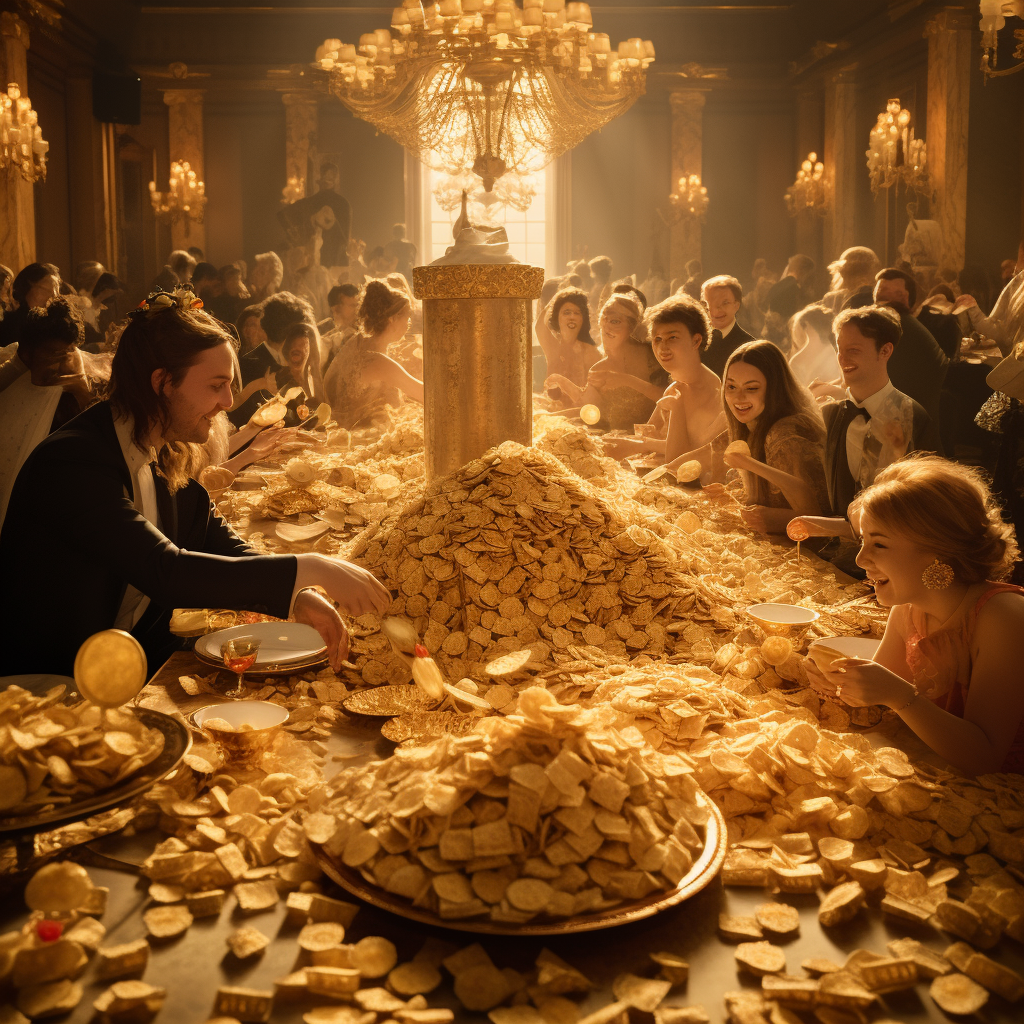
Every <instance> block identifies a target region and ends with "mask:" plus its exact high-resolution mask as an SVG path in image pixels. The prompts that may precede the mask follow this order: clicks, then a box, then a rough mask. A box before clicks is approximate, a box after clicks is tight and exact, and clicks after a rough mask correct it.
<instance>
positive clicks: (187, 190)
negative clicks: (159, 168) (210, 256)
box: [149, 160, 206, 235]
mask: <svg viewBox="0 0 1024 1024" xmlns="http://www.w3.org/2000/svg"><path fill="white" fill-rule="evenodd" d="M149 200H150V202H151V203H152V204H153V212H154V213H155V214H156V216H157V219H158V220H161V221H163V222H164V223H167V224H173V223H174V221H176V220H183V221H184V222H185V234H186V235H188V231H189V226H190V224H191V223H192V222H193V221H195V222H196V224H202V223H203V211H204V208H205V206H206V185H204V184H203V182H201V181H199V180H198V177H197V175H196V172H195V171H193V170H192V166H191V165H190V164H189V162H188V161H187V160H182V161H181V162H180V163H179V162H178V161H177V160H175V161H174V162H173V163H172V164H171V175H170V180H169V181H168V187H167V191H166V192H157V190H156V182H155V181H151V182H150V183H149Z"/></svg>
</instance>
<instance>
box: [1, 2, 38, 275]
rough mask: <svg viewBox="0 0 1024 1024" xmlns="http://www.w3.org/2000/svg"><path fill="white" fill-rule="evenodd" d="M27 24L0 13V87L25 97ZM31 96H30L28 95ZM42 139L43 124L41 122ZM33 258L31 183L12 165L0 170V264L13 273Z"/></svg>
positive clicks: (9, 13) (34, 257)
mask: <svg viewBox="0 0 1024 1024" xmlns="http://www.w3.org/2000/svg"><path fill="white" fill-rule="evenodd" d="M28 45H29V36H28V27H27V26H26V25H25V22H23V21H22V20H21V19H20V18H19V17H18V16H17V15H15V14H12V13H11V12H10V11H4V12H3V14H0V88H2V89H4V90H6V89H7V84H8V83H9V82H17V84H18V85H19V86H20V87H21V92H22V95H23V96H28V58H27V54H28ZM29 98H31V97H29ZM42 129H43V138H46V125H45V124H44V125H42ZM35 259H36V220H35V202H34V200H33V196H32V184H31V183H30V182H28V181H26V180H25V179H24V178H23V177H22V176H21V174H20V173H19V172H18V171H16V170H14V168H12V167H6V168H4V170H2V171H0V263H3V264H5V265H6V266H8V267H10V268H11V269H12V270H13V271H14V272H15V273H17V272H18V271H19V270H21V268H22V267H24V266H25V265H26V264H28V263H34V262H35Z"/></svg>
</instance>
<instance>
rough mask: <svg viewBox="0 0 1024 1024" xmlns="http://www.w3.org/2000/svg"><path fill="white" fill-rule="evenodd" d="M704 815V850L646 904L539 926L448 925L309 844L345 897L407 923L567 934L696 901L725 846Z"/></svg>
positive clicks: (718, 827) (718, 821)
mask: <svg viewBox="0 0 1024 1024" xmlns="http://www.w3.org/2000/svg"><path fill="white" fill-rule="evenodd" d="M708 809H709V812H710V813H709V816H708V821H707V824H706V825H705V826H704V849H703V850H702V851H701V855H700V857H698V858H697V860H695V861H694V863H693V867H692V868H690V870H689V872H688V873H687V874H686V876H685V877H684V878H683V879H682V880H681V881H680V883H679V884H678V885H677V886H676V887H675V888H674V889H670V890H667V891H666V890H662V891H661V892H657V893H652V894H651V895H650V896H648V897H647V899H644V900H634V901H632V902H630V903H623V904H620V905H619V906H617V907H611V908H610V909H608V910H602V911H599V912H598V913H595V914H580V915H579V916H577V917H570V918H565V919H557V920H546V921H542V922H533V921H530V922H528V923H527V924H503V923H499V922H496V921H491V920H490V919H489V918H472V917H465V918H457V919H455V920H449V919H447V918H443V917H440V916H438V915H437V914H432V913H430V912H429V911H426V910H421V909H420V908H419V907H414V906H413V905H412V904H411V903H409V902H408V901H407V900H403V899H402V898H401V897H400V896H395V895H394V894H392V893H389V892H386V891H385V890H384V889H380V888H378V887H377V886H375V885H370V884H369V883H368V882H367V881H366V879H364V878H363V876H362V875H361V874H359V872H358V871H356V870H355V869H354V868H350V867H346V866H345V865H344V864H340V863H338V862H336V861H334V860H333V859H332V858H331V857H329V856H328V855H327V854H326V853H325V852H324V850H323V848H322V847H321V846H319V845H317V844H316V843H310V846H311V847H312V849H313V855H314V856H315V857H316V861H317V863H318V864H319V865H320V867H321V868H322V869H323V872H324V874H325V875H327V877H328V878H330V879H331V881H333V882H335V883H336V884H338V885H340V886H341V888H342V889H344V890H345V891H346V892H348V893H351V894H352V895H353V896H356V897H358V898H359V899H361V900H363V902H364V903H369V904H370V905H371V906H373V907H378V908H379V909H381V910H386V911H388V912H389V913H392V914H396V915H397V916H398V917H404V918H406V919H407V920H409V921H418V922H419V923H420V924H429V925H433V926H434V927H435V928H448V929H450V930H452V931H457V932H475V933H477V934H480V935H572V934H574V933H575V932H592V931H598V930H599V929H602V928H618V927H619V926H620V925H624V924H632V923H633V922H634V921H641V920H643V919H644V918H645V917H653V916H654V915H655V914H659V913H661V911H663V910H668V909H669V908H670V907H674V906H676V905H677V904H679V903H682V902H683V901H684V900H687V899H689V898H690V897H691V896H696V894H697V893H699V892H700V891H701V890H702V889H704V888H706V887H707V886H708V885H709V884H710V883H711V881H712V880H713V879H714V877H715V876H716V875H717V874H718V872H719V871H720V870H721V868H722V864H723V863H724V862H725V853H726V848H727V846H728V839H727V836H726V828H725V818H723V817H722V812H721V811H720V810H719V809H718V807H716V806H715V804H714V803H712V802H711V801H710V800H708Z"/></svg>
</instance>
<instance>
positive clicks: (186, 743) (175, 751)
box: [0, 707, 192, 834]
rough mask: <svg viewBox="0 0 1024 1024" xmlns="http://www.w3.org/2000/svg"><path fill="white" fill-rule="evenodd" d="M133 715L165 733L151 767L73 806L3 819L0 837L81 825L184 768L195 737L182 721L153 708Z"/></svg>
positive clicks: (79, 799)
mask: <svg viewBox="0 0 1024 1024" xmlns="http://www.w3.org/2000/svg"><path fill="white" fill-rule="evenodd" d="M132 712H133V713H134V715H135V717H136V718H138V719H139V721H140V722H142V724H143V725H145V726H147V727H148V728H150V729H159V730H160V732H161V733H163V737H164V746H163V750H161V751H160V753H159V754H157V756H156V757H155V758H153V760H152V761H150V762H149V764H146V765H143V766H142V767H141V768H140V769H139V770H138V771H137V772H135V773H133V774H132V775H130V776H128V778H127V779H124V780H123V781H121V782H119V783H117V784H116V785H114V786H111V787H110V788H109V789H104V790H101V791H100V792H98V793H92V794H90V795H89V796H83V797H79V798H77V799H75V800H72V801H71V802H70V803H67V804H60V805H59V806H56V807H52V808H50V809H49V810H47V811H41V812H39V813H38V814H19V815H17V816H16V817H6V818H0V834H2V833H8V832H27V831H32V832H38V831H39V830H40V829H42V828H56V827H57V826H59V825H66V824H68V823H69V822H72V821H81V820H82V819H83V818H89V817H92V815H94V814H96V813H98V812H99V811H106V810H109V809H110V808H112V807H120V806H121V805H122V804H125V803H127V802H128V801H129V800H132V799H133V798H135V797H137V796H139V795H141V794H142V793H145V792H146V790H147V789H149V788H150V787H151V786H154V785H156V783H158V782H159V781H160V780H161V779H164V778H166V777H167V776H168V775H170V773H171V772H172V771H174V769H175V768H177V767H178V765H180V764H181V759H182V758H183V757H184V756H185V755H186V754H187V753H188V751H189V748H190V747H191V746H192V736H191V734H190V733H189V731H188V727H187V726H186V725H185V723H184V722H182V721H180V720H179V719H177V718H172V717H171V716H170V715H165V714H164V713H163V712H162V711H154V710H152V709H151V708H139V707H137V708H132Z"/></svg>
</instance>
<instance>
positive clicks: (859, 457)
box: [800, 306, 937, 575]
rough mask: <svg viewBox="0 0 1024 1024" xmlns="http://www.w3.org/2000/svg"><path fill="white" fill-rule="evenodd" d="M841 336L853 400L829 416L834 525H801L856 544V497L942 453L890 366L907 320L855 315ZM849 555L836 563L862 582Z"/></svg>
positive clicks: (849, 314) (838, 326)
mask: <svg viewBox="0 0 1024 1024" xmlns="http://www.w3.org/2000/svg"><path fill="white" fill-rule="evenodd" d="M833 329H834V331H835V335H836V345H837V348H838V355H839V368H840V370H841V371H842V374H843V386H844V387H845V389H846V397H845V398H843V399H837V400H834V401H831V402H828V403H827V404H826V405H825V406H824V407H823V408H822V410H821V411H822V415H823V416H824V419H825V429H826V437H825V479H826V481H827V482H828V495H829V501H830V503H831V505H832V517H830V518H824V517H823V518H817V517H803V518H801V519H800V522H802V523H803V524H804V525H805V526H807V528H808V531H809V533H810V535H811V536H812V537H814V536H817V537H838V538H841V539H843V540H846V541H852V540H853V530H852V529H851V527H850V523H849V521H848V520H847V518H846V510H847V509H848V508H849V505H850V502H851V501H853V498H854V495H856V494H857V492H858V491H860V490H863V488H865V487H867V486H868V485H869V484H871V483H872V482H873V481H874V479H875V476H876V475H877V474H878V473H879V472H880V471H881V470H883V469H884V468H885V467H886V466H888V465H889V464H890V463H892V462H896V461H897V460H899V459H901V458H903V456H905V455H907V454H908V453H910V452H912V451H935V450H936V448H937V438H936V436H935V433H936V432H935V425H934V424H933V422H932V421H931V419H930V418H929V416H928V414H927V413H926V412H925V410H924V408H923V407H922V406H921V405H919V404H918V403H917V402H915V401H914V400H913V399H912V398H910V397H909V396H907V395H905V394H903V392H902V391H897V390H896V388H894V387H893V385H892V381H891V380H889V369H888V366H889V360H890V358H891V357H892V354H893V352H894V351H895V350H896V346H897V345H899V343H900V338H901V337H902V333H903V329H902V327H901V325H900V318H899V315H898V314H897V313H896V312H895V311H894V310H892V309H889V308H888V307H886V306H862V307H861V308H859V309H847V310H844V311H843V312H842V313H840V314H839V315H838V316H837V317H836V318H835V321H834V323H833ZM843 547H845V548H848V547H849V545H848V544H847V545H845V546H843ZM822 553H823V554H826V552H822ZM849 553H850V552H849V551H845V550H843V551H840V550H839V548H838V547H837V550H836V551H835V552H828V555H829V557H832V556H833V555H834V556H835V557H832V560H833V561H835V562H836V563H837V564H839V565H840V567H841V568H843V569H845V570H846V571H848V572H851V573H852V574H854V575H862V574H861V573H859V571H858V570H857V569H856V568H855V567H854V566H853V559H852V558H849V559H847V558H846V557H845V555H846V554H849ZM853 553H854V554H855V552H853Z"/></svg>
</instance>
